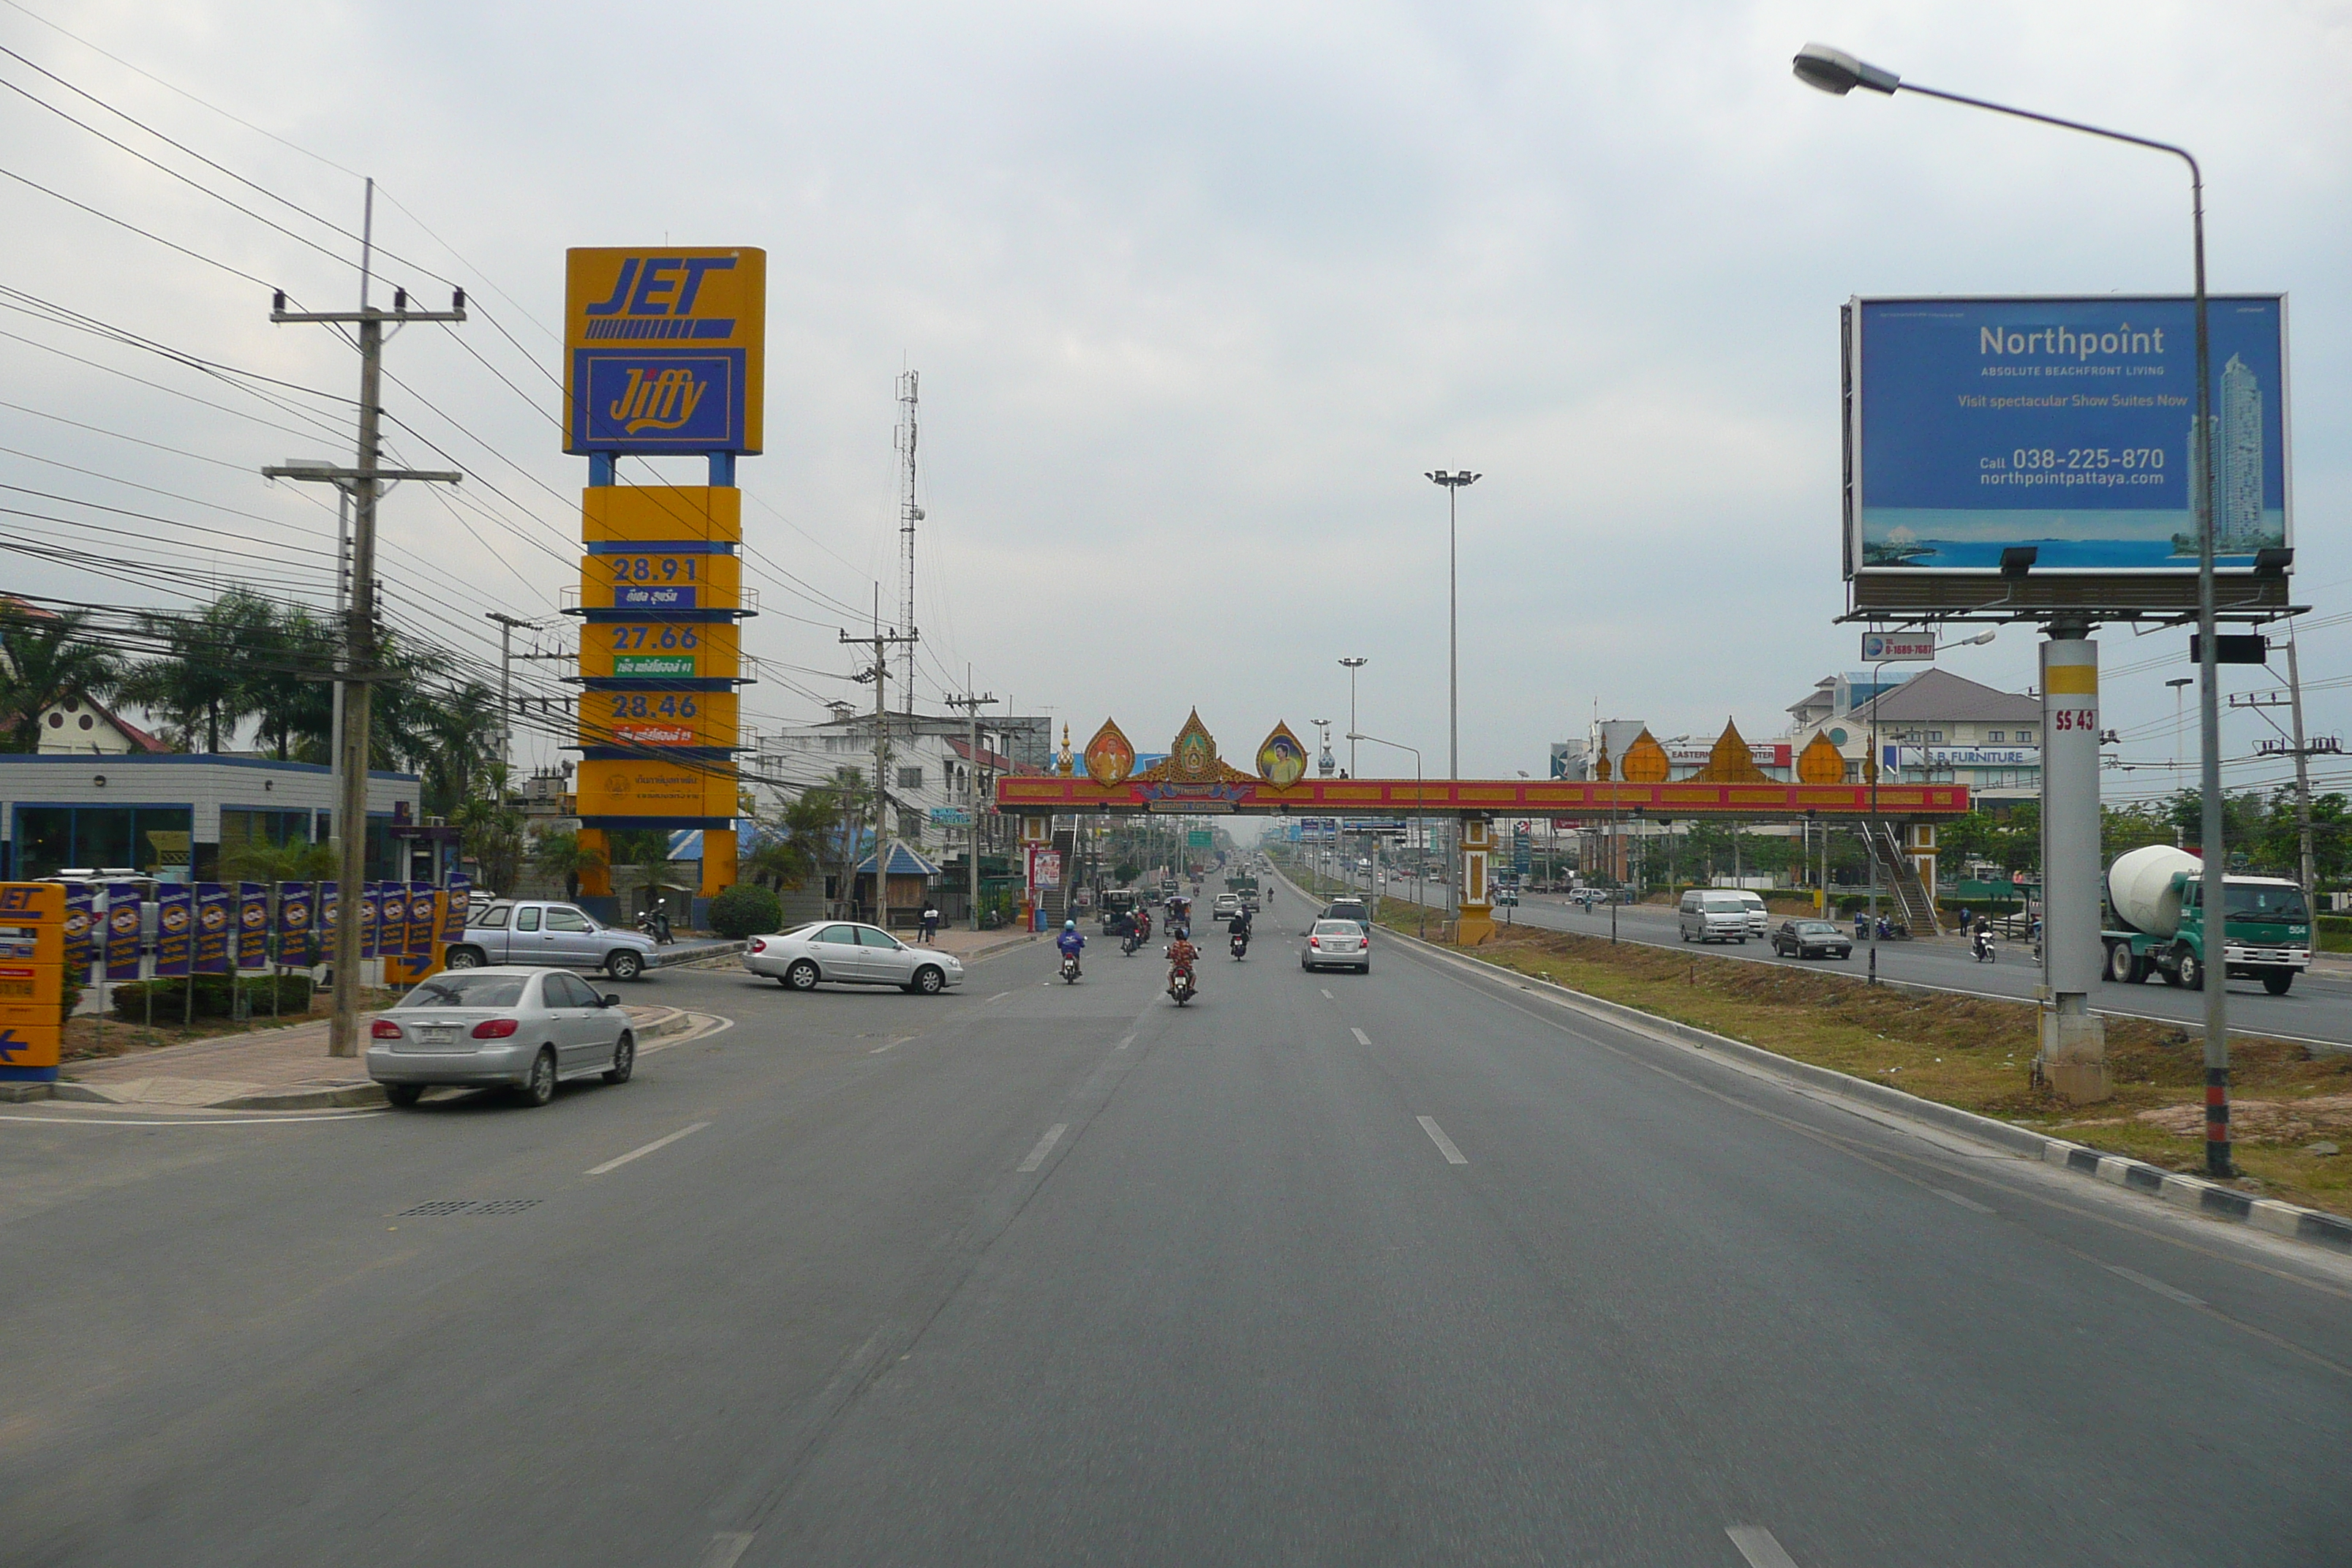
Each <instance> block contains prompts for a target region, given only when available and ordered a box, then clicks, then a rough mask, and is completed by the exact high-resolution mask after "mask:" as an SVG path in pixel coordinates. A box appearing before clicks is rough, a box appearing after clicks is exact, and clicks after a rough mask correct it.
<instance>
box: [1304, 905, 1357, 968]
mask: <svg viewBox="0 0 2352 1568" xmlns="http://www.w3.org/2000/svg"><path fill="white" fill-rule="evenodd" d="M1298 967H1299V968H1301V969H1307V970H1314V969H1352V970H1354V971H1355V972H1356V973H1359V974H1370V973H1371V972H1372V933H1371V931H1370V929H1369V928H1367V927H1365V926H1362V925H1360V924H1358V923H1357V922H1356V921H1351V920H1347V919H1344V918H1343V919H1339V920H1319V921H1316V922H1315V925H1314V929H1312V930H1311V931H1308V932H1307V945H1306V946H1305V947H1302V948H1300V949H1299V950H1298Z"/></svg>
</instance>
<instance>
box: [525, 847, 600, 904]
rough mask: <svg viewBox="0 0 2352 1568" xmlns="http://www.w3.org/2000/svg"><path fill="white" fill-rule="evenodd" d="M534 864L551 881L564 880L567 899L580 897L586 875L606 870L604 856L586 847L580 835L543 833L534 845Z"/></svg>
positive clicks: (532, 863)
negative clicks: (584, 875) (549, 877)
mask: <svg viewBox="0 0 2352 1568" xmlns="http://www.w3.org/2000/svg"><path fill="white" fill-rule="evenodd" d="M530 863H531V865H532V866H534V867H536V868H538V869H540V870H541V871H543V872H545V873H546V874H547V875H549V876H551V877H561V878H562V879H563V896H564V897H565V898H567V899H572V900H577V899H578V898H579V897H580V876H581V873H582V872H583V871H597V870H602V869H603V868H604V855H603V854H602V853H601V852H599V851H597V850H594V849H591V848H588V847H585V846H583V844H582V843H581V842H580V836H579V835H578V834H576V833H541V834H540V835H538V836H537V837H533V838H532V839H531V841H530Z"/></svg>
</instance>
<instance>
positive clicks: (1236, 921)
mask: <svg viewBox="0 0 2352 1568" xmlns="http://www.w3.org/2000/svg"><path fill="white" fill-rule="evenodd" d="M1225 933H1226V934H1227V935H1228V936H1230V937H1232V938H1233V939H1234V941H1235V942H1239V943H1241V945H1242V946H1244V947H1247V946H1248V945H1249V939H1250V912H1249V906H1248V905H1247V904H1244V905H1243V906H1242V907H1241V908H1240V909H1238V910H1234V918H1233V920H1232V921H1231V922H1229V923H1228V924H1227V925H1226V927H1225Z"/></svg>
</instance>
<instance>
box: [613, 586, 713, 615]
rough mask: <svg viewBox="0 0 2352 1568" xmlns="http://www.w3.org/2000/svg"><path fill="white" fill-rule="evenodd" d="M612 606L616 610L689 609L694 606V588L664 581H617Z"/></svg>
mask: <svg viewBox="0 0 2352 1568" xmlns="http://www.w3.org/2000/svg"><path fill="white" fill-rule="evenodd" d="M613 607H614V609H616V610H690V609H692V608H694V590H693V589H691V588H676V587H672V586H670V585H669V584H666V583H659V584H656V583H618V584H614V587H613Z"/></svg>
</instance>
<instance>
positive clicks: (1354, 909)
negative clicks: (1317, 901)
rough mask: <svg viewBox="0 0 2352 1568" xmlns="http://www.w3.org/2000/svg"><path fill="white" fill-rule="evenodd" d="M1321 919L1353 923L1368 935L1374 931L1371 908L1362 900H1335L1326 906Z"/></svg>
mask: <svg viewBox="0 0 2352 1568" xmlns="http://www.w3.org/2000/svg"><path fill="white" fill-rule="evenodd" d="M1321 918H1322V919H1324V920H1327V921H1355V922H1356V923H1357V924H1358V925H1360V926H1361V927H1363V928H1364V931H1365V933H1366V934H1367V935H1369V934H1370V931H1371V929H1372V911H1371V908H1370V906H1369V905H1367V904H1366V903H1365V902H1364V900H1361V899H1334V900H1331V901H1330V903H1328V905H1326V906H1324V910H1323V913H1322V916H1321Z"/></svg>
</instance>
